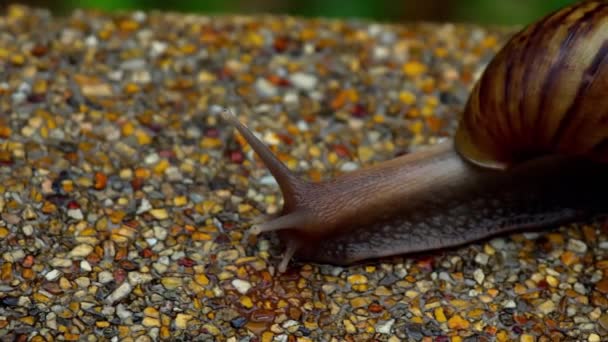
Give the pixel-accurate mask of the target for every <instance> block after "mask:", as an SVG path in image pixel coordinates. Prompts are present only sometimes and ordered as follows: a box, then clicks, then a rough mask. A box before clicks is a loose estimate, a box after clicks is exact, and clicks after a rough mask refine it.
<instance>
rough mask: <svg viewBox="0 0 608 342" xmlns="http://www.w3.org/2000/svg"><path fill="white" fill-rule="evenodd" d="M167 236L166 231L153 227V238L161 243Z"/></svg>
mask: <svg viewBox="0 0 608 342" xmlns="http://www.w3.org/2000/svg"><path fill="white" fill-rule="evenodd" d="M167 234H168V232H167V229H165V228H163V227H159V226H156V227H154V237H156V238H157V239H159V240H161V241H162V240H164V239H166V238H167Z"/></svg>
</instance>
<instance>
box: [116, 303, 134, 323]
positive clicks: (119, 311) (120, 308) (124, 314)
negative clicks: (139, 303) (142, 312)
mask: <svg viewBox="0 0 608 342" xmlns="http://www.w3.org/2000/svg"><path fill="white" fill-rule="evenodd" d="M116 315H118V317H119V318H120V319H121V320H126V319H129V318H131V317H132V316H133V313H132V312H131V311H129V310H127V308H126V307H125V306H124V304H122V303H120V304H118V305H117V306H116Z"/></svg>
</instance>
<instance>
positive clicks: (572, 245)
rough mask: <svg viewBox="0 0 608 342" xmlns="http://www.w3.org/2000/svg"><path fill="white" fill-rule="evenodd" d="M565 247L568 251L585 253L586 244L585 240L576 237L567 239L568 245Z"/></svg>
mask: <svg viewBox="0 0 608 342" xmlns="http://www.w3.org/2000/svg"><path fill="white" fill-rule="evenodd" d="M566 248H567V249H568V250H569V251H572V252H575V253H581V254H583V253H586V252H587V245H586V244H585V242H583V241H581V240H576V239H570V240H568V245H567V246H566Z"/></svg>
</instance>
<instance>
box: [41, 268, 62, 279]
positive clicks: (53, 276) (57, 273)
mask: <svg viewBox="0 0 608 342" xmlns="http://www.w3.org/2000/svg"><path fill="white" fill-rule="evenodd" d="M60 276H61V272H60V271H58V270H51V271H49V272H48V273H47V274H46V275H45V276H44V277H45V278H46V280H48V281H55V280H57V279H59V277H60Z"/></svg>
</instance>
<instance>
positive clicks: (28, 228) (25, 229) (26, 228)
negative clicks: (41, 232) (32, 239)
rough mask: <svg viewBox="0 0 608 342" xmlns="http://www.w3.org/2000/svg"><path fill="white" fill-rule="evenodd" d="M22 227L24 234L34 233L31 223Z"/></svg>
mask: <svg viewBox="0 0 608 342" xmlns="http://www.w3.org/2000/svg"><path fill="white" fill-rule="evenodd" d="M22 229H23V234H24V235H25V236H32V234H34V227H33V226H32V225H31V224H28V225H25V226H23V228H22Z"/></svg>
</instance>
